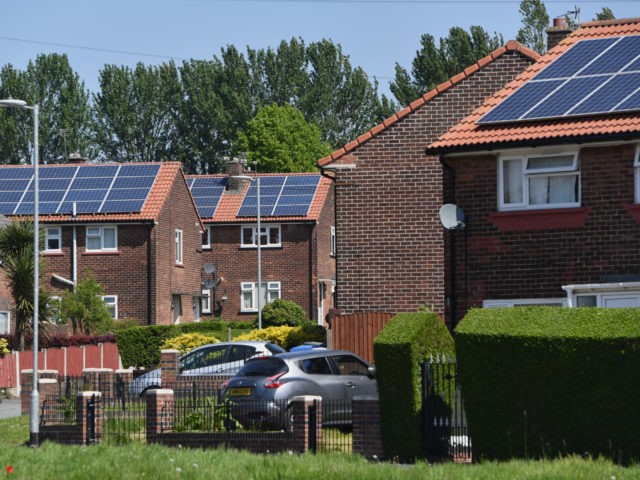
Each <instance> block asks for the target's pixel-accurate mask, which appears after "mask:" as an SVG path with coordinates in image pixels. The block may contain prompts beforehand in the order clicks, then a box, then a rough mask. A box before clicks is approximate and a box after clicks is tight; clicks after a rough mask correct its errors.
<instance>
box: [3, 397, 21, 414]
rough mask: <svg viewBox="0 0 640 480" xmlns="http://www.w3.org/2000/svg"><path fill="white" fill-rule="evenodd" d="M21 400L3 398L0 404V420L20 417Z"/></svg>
mask: <svg viewBox="0 0 640 480" xmlns="http://www.w3.org/2000/svg"><path fill="white" fill-rule="evenodd" d="M19 416H20V399H19V398H3V399H2V402H0V418H9V417H19Z"/></svg>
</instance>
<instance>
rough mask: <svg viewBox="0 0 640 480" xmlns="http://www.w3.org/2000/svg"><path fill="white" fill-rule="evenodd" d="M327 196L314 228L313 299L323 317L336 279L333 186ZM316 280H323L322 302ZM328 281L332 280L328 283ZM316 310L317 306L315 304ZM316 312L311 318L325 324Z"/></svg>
mask: <svg viewBox="0 0 640 480" xmlns="http://www.w3.org/2000/svg"><path fill="white" fill-rule="evenodd" d="M330 188H331V190H330V192H329V195H327V200H326V202H325V206H324V208H323V210H322V213H321V215H320V218H319V220H318V224H317V225H316V228H315V235H316V244H317V253H316V255H315V258H316V264H315V265H316V267H317V268H316V273H315V275H316V281H315V282H314V292H315V293H314V298H315V299H317V301H318V302H322V311H323V317H324V316H326V314H327V313H328V312H329V310H330V309H332V308H333V306H334V305H333V295H332V293H331V288H332V285H335V278H336V259H335V257H333V256H331V227H334V226H335V223H336V214H335V196H334V193H333V190H334V185H331V187H330ZM318 280H325V282H324V284H325V285H326V295H325V298H324V300H322V299H320V292H319V291H318V290H319V286H318ZM328 280H333V282H330V281H328ZM315 308H316V310H317V309H318V305H317V304H316V307H315ZM315 313H316V312H314V315H313V316H312V317H311V318H313V319H317V320H318V322H319V323H321V324H325V322H324V318H317V317H316V314H315Z"/></svg>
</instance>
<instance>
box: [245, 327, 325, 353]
mask: <svg viewBox="0 0 640 480" xmlns="http://www.w3.org/2000/svg"><path fill="white" fill-rule="evenodd" d="M234 340H267V341H270V342H273V343H276V344H278V345H280V346H281V347H282V348H284V349H285V350H289V349H290V348H291V347H295V346H296V345H300V344H302V343H304V342H322V343H325V342H326V340H327V333H326V330H325V329H324V328H323V327H321V326H319V325H306V326H298V327H290V326H288V325H283V326H280V327H267V328H263V329H262V330H251V331H250V332H247V333H244V334H242V335H238V336H237V337H235V338H234Z"/></svg>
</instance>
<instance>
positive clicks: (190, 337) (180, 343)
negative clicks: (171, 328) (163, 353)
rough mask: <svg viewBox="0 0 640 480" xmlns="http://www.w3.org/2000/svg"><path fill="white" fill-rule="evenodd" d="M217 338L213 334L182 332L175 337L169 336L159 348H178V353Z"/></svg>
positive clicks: (214, 340)
mask: <svg viewBox="0 0 640 480" xmlns="http://www.w3.org/2000/svg"><path fill="white" fill-rule="evenodd" d="M219 341H220V340H218V339H217V338H216V337H214V336H207V335H203V334H201V333H183V334H182V335H178V336H177V337H173V338H169V339H167V340H165V342H164V343H163V344H162V345H161V346H160V349H161V350H168V349H173V350H179V351H180V355H182V354H185V353H187V352H190V351H191V350H193V349H194V348H197V347H199V346H201V345H206V344H207V343H218V342H219Z"/></svg>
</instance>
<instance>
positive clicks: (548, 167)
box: [498, 153, 580, 210]
mask: <svg viewBox="0 0 640 480" xmlns="http://www.w3.org/2000/svg"><path fill="white" fill-rule="evenodd" d="M498 195H499V198H498V207H499V209H500V210H523V209H535V208H538V209H540V208H568V207H579V206H580V170H579V165H578V154H577V153H562V154H555V155H523V156H509V157H507V156H505V157H502V158H500V160H499V168H498Z"/></svg>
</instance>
